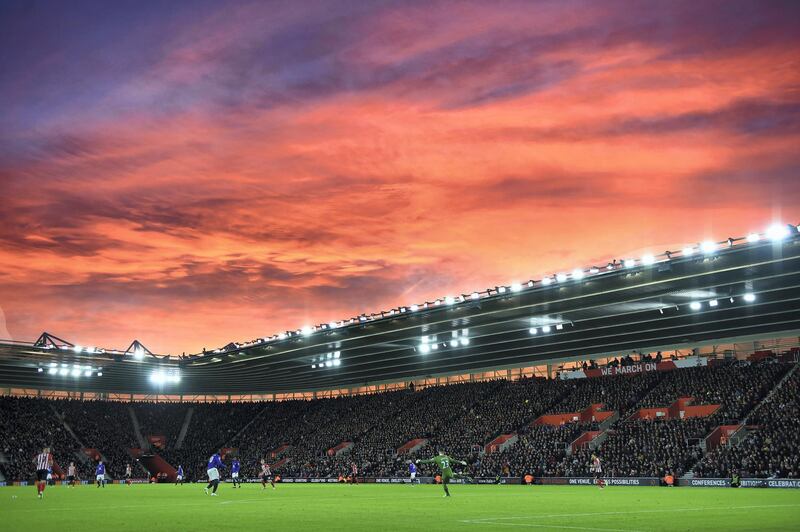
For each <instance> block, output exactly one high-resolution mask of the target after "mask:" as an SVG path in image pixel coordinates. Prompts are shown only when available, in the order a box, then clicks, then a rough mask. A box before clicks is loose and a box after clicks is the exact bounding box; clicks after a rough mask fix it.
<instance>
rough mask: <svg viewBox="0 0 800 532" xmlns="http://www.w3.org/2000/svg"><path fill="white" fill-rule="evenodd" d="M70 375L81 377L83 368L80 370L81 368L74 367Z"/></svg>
mask: <svg viewBox="0 0 800 532" xmlns="http://www.w3.org/2000/svg"><path fill="white" fill-rule="evenodd" d="M70 375H72V376H73V377H80V376H81V370H79V369H77V368H76V369H73V370H72V371H71V372H70Z"/></svg>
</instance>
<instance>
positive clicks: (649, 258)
mask: <svg viewBox="0 0 800 532" xmlns="http://www.w3.org/2000/svg"><path fill="white" fill-rule="evenodd" d="M655 261H656V258H655V257H654V256H653V255H651V254H649V253H648V254H646V255H644V256H643V257H642V264H644V265H645V266H650V265H651V264H653V263H654V262H655Z"/></svg>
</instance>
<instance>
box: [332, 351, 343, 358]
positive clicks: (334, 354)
mask: <svg viewBox="0 0 800 532" xmlns="http://www.w3.org/2000/svg"><path fill="white" fill-rule="evenodd" d="M340 356H342V352H341V351H334V352H333V358H339V357H340Z"/></svg>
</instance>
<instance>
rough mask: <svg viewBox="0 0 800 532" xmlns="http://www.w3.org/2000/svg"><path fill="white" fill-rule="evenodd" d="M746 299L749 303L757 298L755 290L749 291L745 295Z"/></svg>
mask: <svg viewBox="0 0 800 532" xmlns="http://www.w3.org/2000/svg"><path fill="white" fill-rule="evenodd" d="M744 300H745V301H747V302H748V303H752V302H753V301H755V300H756V295H755V294H754V293H753V292H747V293H746V294H745V295H744Z"/></svg>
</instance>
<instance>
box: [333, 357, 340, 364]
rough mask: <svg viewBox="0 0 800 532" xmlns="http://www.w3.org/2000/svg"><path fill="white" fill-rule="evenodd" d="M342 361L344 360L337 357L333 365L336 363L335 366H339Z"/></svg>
mask: <svg viewBox="0 0 800 532" xmlns="http://www.w3.org/2000/svg"><path fill="white" fill-rule="evenodd" d="M341 363H342V361H341V360H339V359H338V358H337V359H336V360H334V361H333V365H334V366H339V365H341Z"/></svg>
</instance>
